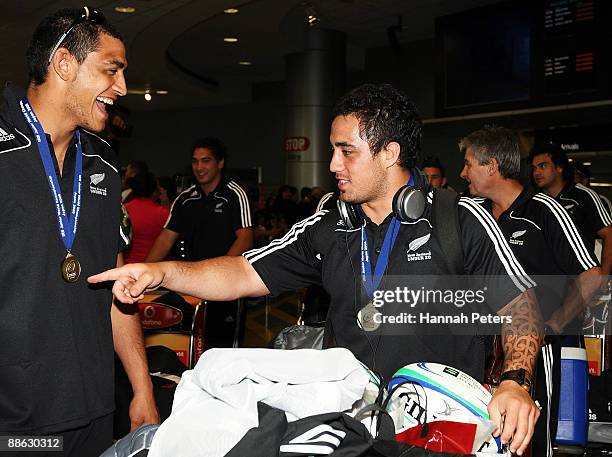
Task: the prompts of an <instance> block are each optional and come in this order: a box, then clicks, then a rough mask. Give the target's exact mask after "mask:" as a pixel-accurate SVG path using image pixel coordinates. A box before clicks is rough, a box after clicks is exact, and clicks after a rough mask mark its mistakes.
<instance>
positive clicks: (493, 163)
mask: <svg viewBox="0 0 612 457" xmlns="http://www.w3.org/2000/svg"><path fill="white" fill-rule="evenodd" d="M497 170H499V162H498V161H497V159H495V158H492V159H491V160H489V165H488V166H487V171H488V172H489V176H492V175H494V174H495V172H496V171H497Z"/></svg>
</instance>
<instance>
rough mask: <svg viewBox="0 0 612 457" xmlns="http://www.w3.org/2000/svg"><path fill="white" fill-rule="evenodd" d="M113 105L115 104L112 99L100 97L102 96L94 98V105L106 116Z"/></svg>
mask: <svg viewBox="0 0 612 457" xmlns="http://www.w3.org/2000/svg"><path fill="white" fill-rule="evenodd" d="M114 104H115V101H114V100H113V99H112V98H108V97H102V96H99V97H96V105H97V106H98V108H99V109H100V111H103V112H104V113H106V114H108V110H109V109H110V107H112V106H113V105H114Z"/></svg>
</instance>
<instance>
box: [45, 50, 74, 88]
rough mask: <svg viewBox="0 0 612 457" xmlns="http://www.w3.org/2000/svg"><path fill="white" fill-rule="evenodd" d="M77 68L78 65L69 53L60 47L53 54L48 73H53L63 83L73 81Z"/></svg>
mask: <svg viewBox="0 0 612 457" xmlns="http://www.w3.org/2000/svg"><path fill="white" fill-rule="evenodd" d="M77 67H78V63H77V61H76V59H75V58H74V56H73V55H72V54H71V53H70V51H68V49H66V48H62V47H60V48H58V49H57V50H56V51H55V54H53V58H52V59H51V64H50V65H49V73H51V72H53V74H55V75H57V77H58V78H60V79H62V80H63V81H71V80H73V79H74V74H75V73H76V70H77ZM48 76H51V75H48Z"/></svg>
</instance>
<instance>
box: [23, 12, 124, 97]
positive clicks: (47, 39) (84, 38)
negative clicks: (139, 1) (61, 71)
mask: <svg viewBox="0 0 612 457" xmlns="http://www.w3.org/2000/svg"><path fill="white" fill-rule="evenodd" d="M82 13H83V8H69V9H61V10H59V11H57V12H56V13H54V14H52V15H51V16H47V17H45V18H44V19H43V20H42V21H41V22H40V24H38V26H37V27H36V29H35V30H34V33H33V34H32V38H31V39H30V44H29V45H28V49H27V51H26V63H27V66H28V75H29V76H28V77H29V80H30V82H32V83H34V84H35V85H36V86H40V85H41V84H43V83H44V82H45V80H46V79H47V74H48V72H49V58H50V53H51V51H52V49H53V46H55V44H56V43H57V40H59V39H60V37H61V36H62V34H64V33H65V32H66V31H67V30H68V28H69V27H70V25H71V24H72V23H73V22H74V21H75V20H76V19H78V18H79V17H80V15H81V14H82ZM101 33H105V34H106V35H109V36H111V37H113V38H117V39H118V40H121V41H123V37H122V36H121V34H120V33H119V32H118V31H117V30H116V29H115V28H114V27H113V26H112V25H110V24H108V23H106V22H103V23H101V24H93V23H91V22H87V21H83V22H81V23H79V24H77V25H76V26H75V27H74V29H72V31H71V32H70V33H69V34H68V35H67V36H66V38H64V41H62V43H61V45H60V47H62V48H66V49H68V51H70V53H71V54H72V55H73V56H74V57H75V59H76V61H77V62H78V63H79V64H81V63H83V61H84V60H85V58H86V57H87V55H88V54H89V53H90V52H93V51H95V50H96V49H98V47H99V46H100V34H101Z"/></svg>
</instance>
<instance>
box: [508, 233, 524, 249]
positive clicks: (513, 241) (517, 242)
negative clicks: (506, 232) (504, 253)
mask: <svg viewBox="0 0 612 457" xmlns="http://www.w3.org/2000/svg"><path fill="white" fill-rule="evenodd" d="M525 233H527V230H517V231H516V232H514V233H513V234H512V235H510V240H509V241H510V244H514V245H517V246H522V245H523V244H525V241H524V240H519V238H520V237H522V236H523V235H524V234H525Z"/></svg>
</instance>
